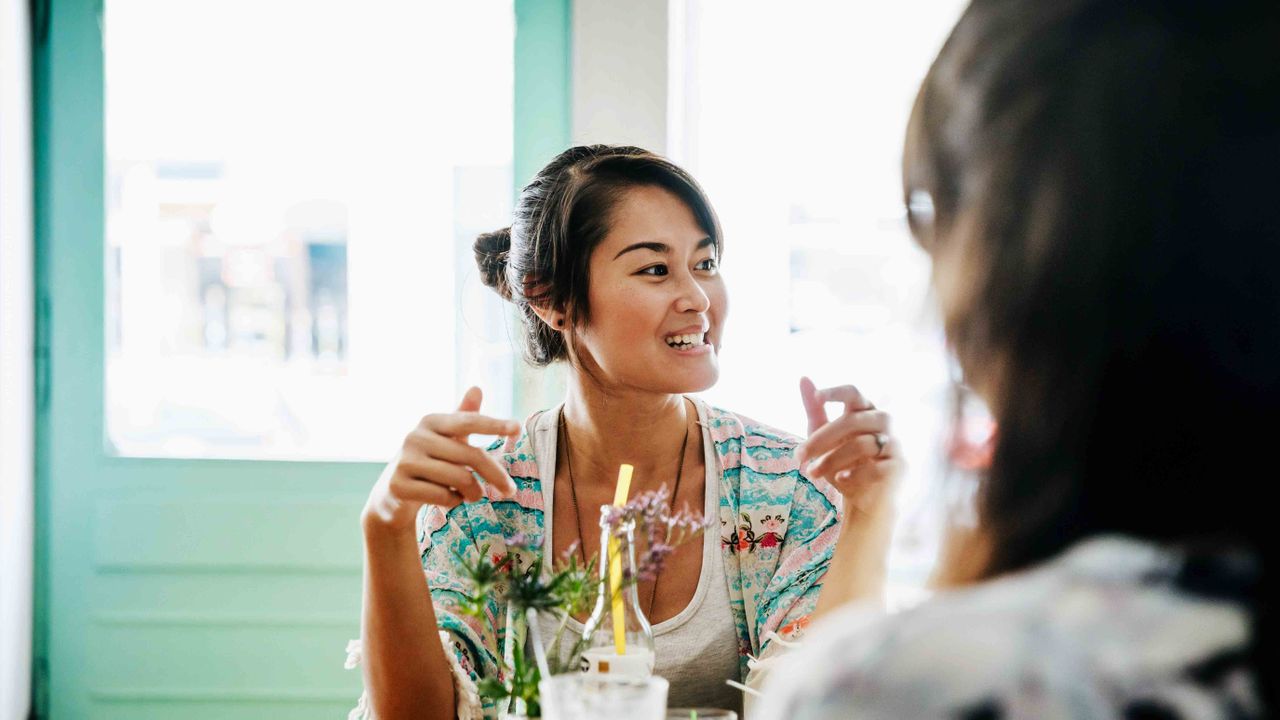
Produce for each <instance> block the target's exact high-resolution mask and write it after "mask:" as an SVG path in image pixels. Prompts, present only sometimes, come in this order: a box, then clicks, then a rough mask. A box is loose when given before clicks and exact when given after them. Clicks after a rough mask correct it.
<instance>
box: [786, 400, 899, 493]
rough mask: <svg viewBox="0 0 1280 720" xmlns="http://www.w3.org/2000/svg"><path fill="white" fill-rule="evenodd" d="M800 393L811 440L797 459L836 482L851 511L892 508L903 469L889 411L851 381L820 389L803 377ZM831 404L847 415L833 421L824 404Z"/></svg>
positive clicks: (813, 472) (812, 474)
mask: <svg viewBox="0 0 1280 720" xmlns="http://www.w3.org/2000/svg"><path fill="white" fill-rule="evenodd" d="M800 396H801V398H802V399H803V400H804V409H805V413H806V414H807V415H808V416H809V439H808V440H806V441H804V442H803V443H801V445H800V447H798V448H796V459H797V460H799V461H800V464H801V468H804V473H805V475H806V476H807V477H810V478H822V479H824V480H826V481H827V482H829V483H831V484H832V485H833V486H835V488H836V489H837V490H839V491H840V492H841V494H843V495H844V498H845V507H846V508H848V509H854V510H857V511H859V512H862V513H866V514H874V513H875V512H877V511H881V510H884V509H887V508H888V507H889V506H890V505H891V504H892V496H893V489H894V487H895V486H896V484H897V480H898V478H900V477H901V476H902V471H903V468H904V463H903V461H902V451H901V446H900V445H899V443H898V441H897V440H896V439H895V438H894V437H893V436H892V435H890V434H889V414H888V413H886V412H884V411H882V410H877V409H876V407H875V405H873V404H872V403H871V401H869V400H867V399H866V398H865V397H864V396H863V395H862V393H861V392H859V391H858V389H857V388H856V387H854V386H852V385H841V386H839V387H833V388H826V389H823V390H818V389H817V388H815V387H814V385H813V382H812V381H811V380H809V378H801V379H800ZM829 402H840V403H844V414H842V415H841V416H840V417H838V418H836V419H835V420H829V419H828V418H827V411H826V408H825V407H824V405H825V404H826V403H829ZM806 463H807V464H808V467H807V468H806V467H805V464H806Z"/></svg>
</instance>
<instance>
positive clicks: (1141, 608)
mask: <svg viewBox="0 0 1280 720" xmlns="http://www.w3.org/2000/svg"><path fill="white" fill-rule="evenodd" d="M1186 567H1187V563H1186V562H1185V558H1183V557H1182V556H1180V555H1179V554H1178V553H1174V552H1170V551H1166V550H1163V549H1161V548H1159V547H1157V546H1154V545H1151V544H1147V543H1142V542H1138V541H1134V540H1129V539H1124V538H1119V537H1105V538H1097V539H1092V540H1087V541H1084V542H1081V543H1079V544H1077V545H1076V546H1075V547H1073V548H1071V549H1069V550H1068V551H1067V552H1065V553H1063V554H1062V555H1061V556H1059V557H1058V558H1056V559H1054V560H1051V561H1049V562H1046V563H1044V564H1042V565H1040V566H1038V567H1036V568H1033V569H1031V570H1028V571H1025V572H1021V573H1016V574H1012V575H1010V576H1007V577H1004V578H1001V579H998V580H993V581H990V582H985V583H982V584H980V585H975V586H973V587H971V588H966V589H960V590H954V591H948V592H945V593H941V594H939V595H938V596H936V597H935V598H933V599H932V600H929V601H927V602H925V603H922V604H920V605H918V606H916V607H915V608H912V609H910V610H906V611H903V612H901V613H897V614H895V615H888V616H885V615H879V616H873V615H871V614H869V613H868V611H866V610H861V609H857V608H849V609H844V610H841V611H839V612H837V613H834V614H832V615H831V616H830V617H828V618H825V619H824V620H823V621H822V622H820V623H818V624H817V625H815V626H814V628H813V629H812V630H811V631H810V632H809V634H808V635H807V637H808V638H810V639H811V640H810V641H809V642H807V643H806V647H805V648H804V649H803V650H802V651H801V653H800V654H799V655H798V656H797V657H796V658H795V662H794V663H792V664H791V665H790V667H787V668H786V669H785V671H784V672H783V673H781V674H780V675H781V676H779V677H775V678H774V680H775V682H774V684H773V686H774V688H776V689H777V692H776V693H775V698H774V700H773V701H772V702H771V703H769V705H770V707H771V708H772V710H771V711H770V712H768V713H764V717H767V718H780V717H783V716H784V713H785V716H786V717H787V718H789V719H790V720H812V719H816V718H835V717H841V718H846V717H876V718H878V717H920V718H931V717H944V716H945V717H1001V718H1008V717H1068V718H1077V717H1118V716H1122V715H1125V713H1126V712H1128V711H1134V710H1135V709H1141V708H1147V707H1149V708H1151V709H1153V710H1165V711H1166V712H1164V713H1157V714H1155V715H1151V717H1169V718H1177V717H1182V716H1184V712H1183V711H1184V710H1188V709H1190V708H1197V707H1198V708H1205V707H1216V708H1220V709H1221V710H1222V711H1223V716H1224V717H1225V716H1227V715H1226V710H1227V709H1228V708H1230V707H1239V708H1248V707H1250V705H1251V704H1252V703H1253V702H1254V699H1253V698H1252V697H1251V695H1250V687H1251V686H1250V678H1251V674H1250V672H1249V668H1248V667H1247V666H1245V665H1244V664H1243V663H1244V660H1243V658H1244V651H1245V648H1246V646H1247V644H1248V641H1249V616H1248V612H1247V609H1246V608H1245V607H1244V606H1243V605H1242V604H1240V603H1238V602H1235V601H1234V600H1232V599H1230V598H1224V597H1222V596H1221V595H1212V594H1203V593H1198V592H1193V591H1190V590H1188V589H1187V587H1185V586H1184V585H1185V582H1184V581H1185V579H1186V578H1185V576H1186ZM1224 663H1225V664H1224ZM1233 663H1234V664H1233ZM1207 666H1213V667H1214V668H1215V673H1216V674H1215V676H1214V677H1213V678H1212V680H1211V681H1206V682H1200V683H1197V682H1196V681H1195V678H1197V677H1199V676H1198V675H1197V674H1196V669H1197V668H1203V667H1207ZM1223 673H1226V674H1228V675H1230V674H1231V673H1239V674H1240V675H1239V678H1240V679H1242V680H1243V682H1235V683H1231V682H1223V678H1224V675H1223ZM1242 695H1243V696H1242ZM1187 703H1190V704H1187ZM850 708H853V709H855V710H857V712H854V711H852V710H851V709H850ZM1143 716H1144V717H1145V716H1146V715H1143ZM1196 716H1197V717H1199V716H1201V715H1196ZM1208 716H1209V717H1216V716H1217V715H1213V714H1210V715H1208ZM1239 716H1243V717H1249V716H1250V715H1249V714H1248V713H1244V714H1242V715H1239Z"/></svg>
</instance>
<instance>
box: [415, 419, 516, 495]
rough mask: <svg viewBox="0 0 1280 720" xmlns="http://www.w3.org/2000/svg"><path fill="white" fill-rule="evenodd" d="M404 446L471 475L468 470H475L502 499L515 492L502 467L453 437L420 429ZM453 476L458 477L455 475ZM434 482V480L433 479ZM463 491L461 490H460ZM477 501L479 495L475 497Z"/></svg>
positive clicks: (476, 448)
mask: <svg viewBox="0 0 1280 720" xmlns="http://www.w3.org/2000/svg"><path fill="white" fill-rule="evenodd" d="M405 445H406V446H411V447H413V448H415V449H416V450H418V451H419V452H421V453H422V455H424V456H426V457H428V458H431V459H434V460H437V461H443V462H444V464H451V465H453V466H455V467H457V468H458V469H459V470H462V471H463V472H466V473H467V475H470V472H469V471H468V470H467V468H470V469H471V470H474V471H475V472H476V473H478V474H479V475H480V477H482V478H484V481H485V482H486V483H488V484H489V485H492V486H493V487H495V488H497V489H498V491H499V493H501V494H502V495H504V496H508V497H509V496H511V495H512V494H514V493H515V491H516V486H515V483H514V482H513V481H512V480H511V478H510V477H509V476H508V475H507V473H506V471H505V470H503V469H502V466H500V465H498V462H497V461H496V460H494V459H493V457H492V456H490V455H489V454H488V453H486V452H485V451H484V450H481V449H480V448H478V447H475V446H472V445H468V444H467V443H465V442H462V441H460V440H458V439H456V438H453V437H448V436H445V435H440V434H438V433H435V432H432V431H430V430H426V429H423V428H419V429H417V430H415V431H414V432H413V433H410V435H409V437H408V438H406V439H405ZM452 477H457V475H456V473H455V474H453V475H452ZM433 479H434V478H433ZM459 489H462V488H459ZM476 499H479V495H477V496H476Z"/></svg>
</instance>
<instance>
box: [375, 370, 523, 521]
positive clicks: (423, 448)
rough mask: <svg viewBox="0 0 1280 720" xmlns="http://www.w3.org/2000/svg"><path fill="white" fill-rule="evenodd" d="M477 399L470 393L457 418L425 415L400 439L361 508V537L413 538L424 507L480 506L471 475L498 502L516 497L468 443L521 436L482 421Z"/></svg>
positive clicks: (515, 426)
mask: <svg viewBox="0 0 1280 720" xmlns="http://www.w3.org/2000/svg"><path fill="white" fill-rule="evenodd" d="M481 399H482V393H481V392H480V388H478V387H473V388H471V389H470V390H468V391H467V393H466V395H465V396H463V398H462V403H461V404H460V405H458V410H457V412H453V413H442V414H433V415H428V416H426V417H424V418H422V420H421V421H420V422H419V423H418V426H417V427H415V428H414V429H413V431H412V432H410V433H409V434H408V436H406V437H405V439H404V444H403V445H402V446H401V447H400V452H398V453H397V454H396V456H395V458H393V459H392V460H391V462H390V463H389V464H388V465H387V467H386V469H385V470H383V471H382V475H381V476H380V477H379V478H378V482H377V484H375V485H374V486H373V490H372V491H371V492H370V493H369V499H368V500H367V501H366V502H365V507H364V512H363V514H362V518H361V519H362V521H363V523H364V527H365V530H366V532H368V531H369V530H370V529H374V528H376V529H386V530H393V531H397V532H402V531H406V530H407V531H410V532H412V531H413V529H414V525H415V523H416V522H417V517H418V510H419V509H420V508H421V507H422V506H423V505H440V506H442V507H446V508H452V507H455V506H457V505H458V504H460V503H462V502H464V501H467V502H474V501H476V500H479V499H480V498H481V497H482V496H483V495H484V490H483V489H482V488H481V487H480V482H479V480H477V479H476V474H478V475H479V476H480V477H482V478H484V481H485V482H486V483H488V484H489V485H492V486H493V487H494V488H496V489H497V493H498V495H500V496H502V497H510V496H511V495H512V494H514V493H515V489H516V488H515V483H514V482H512V480H511V477H510V476H508V475H507V473H506V471H505V470H503V469H502V467H501V466H500V465H499V464H498V463H497V462H496V461H495V460H494V459H493V458H492V457H490V456H489V454H488V453H486V452H485V451H484V450H483V449H481V448H478V447H475V446H473V445H470V444H468V442H467V438H468V436H470V435H471V434H473V433H474V434H479V435H502V436H506V437H511V436H514V435H517V434H518V433H519V432H520V424H519V423H517V422H516V421H515V420H501V419H498V418H493V417H487V416H485V415H481V414H480V412H479V410H480V401H481ZM473 471H474V473H475V474H473Z"/></svg>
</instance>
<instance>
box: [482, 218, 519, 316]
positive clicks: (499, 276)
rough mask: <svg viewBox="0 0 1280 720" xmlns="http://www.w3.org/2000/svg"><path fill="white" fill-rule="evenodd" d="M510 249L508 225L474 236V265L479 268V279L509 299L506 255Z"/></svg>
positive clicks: (509, 288)
mask: <svg viewBox="0 0 1280 720" xmlns="http://www.w3.org/2000/svg"><path fill="white" fill-rule="evenodd" d="M510 250H511V228H510V227H505V228H503V229H501V230H494V231H493V232H487V233H481V235H480V236H479V237H477V238H476V244H475V251H476V266H477V267H479V268H480V279H481V281H482V282H484V284H485V285H487V286H489V287H491V288H493V290H494V292H496V293H498V294H499V295H501V296H502V297H503V299H506V300H510V299H511V284H510V282H509V281H508V279H507V255H508V253H509V252H510Z"/></svg>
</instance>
